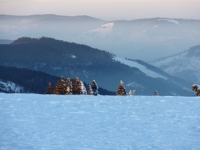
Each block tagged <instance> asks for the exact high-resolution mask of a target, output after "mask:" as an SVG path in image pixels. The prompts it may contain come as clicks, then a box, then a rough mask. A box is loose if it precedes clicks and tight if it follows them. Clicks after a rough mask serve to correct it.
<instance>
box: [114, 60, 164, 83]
mask: <svg viewBox="0 0 200 150" xmlns="http://www.w3.org/2000/svg"><path fill="white" fill-rule="evenodd" d="M113 60H115V61H119V62H121V63H122V64H125V65H128V66H130V67H135V68H138V69H139V70H140V71H142V72H143V73H145V74H146V75H147V76H150V77H152V78H162V79H165V80H167V79H168V78H167V77H165V76H163V75H160V74H158V73H156V72H154V71H152V70H149V69H148V68H147V67H146V66H143V65H141V64H139V63H137V62H134V61H130V60H127V59H123V58H119V57H113Z"/></svg>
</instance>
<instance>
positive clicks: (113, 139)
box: [0, 93, 200, 150]
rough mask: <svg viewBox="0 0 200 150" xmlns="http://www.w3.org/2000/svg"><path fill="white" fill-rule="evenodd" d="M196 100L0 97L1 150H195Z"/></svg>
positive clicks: (199, 128)
mask: <svg viewBox="0 0 200 150" xmlns="http://www.w3.org/2000/svg"><path fill="white" fill-rule="evenodd" d="M199 108H200V99H199V97H179V96H169V97H163V96H89V95H86V96H83V95H82V96H80V95H71V96H69V95H39V94H2V93H0V114H1V116H0V125H1V127H0V133H1V134H0V149H1V150H22V149H23V150H47V149H48V150H86V149H87V150H199V149H200V144H199V143H200V124H199V123H200V111H199Z"/></svg>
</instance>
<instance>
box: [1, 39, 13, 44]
mask: <svg viewBox="0 0 200 150" xmlns="http://www.w3.org/2000/svg"><path fill="white" fill-rule="evenodd" d="M12 42H13V41H12V40H3V39H2V40H1V39H0V44H10V43H12Z"/></svg>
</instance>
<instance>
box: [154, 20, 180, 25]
mask: <svg viewBox="0 0 200 150" xmlns="http://www.w3.org/2000/svg"><path fill="white" fill-rule="evenodd" d="M158 21H168V22H172V23H174V24H179V22H178V21H177V20H172V19H158Z"/></svg>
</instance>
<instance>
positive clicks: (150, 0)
mask: <svg viewBox="0 0 200 150" xmlns="http://www.w3.org/2000/svg"><path fill="white" fill-rule="evenodd" d="M0 14H9V15H33V14H56V15H65V16H77V15H88V16H92V17H96V18H100V19H105V20H117V19H126V20H132V19H138V18H154V17H167V18H185V19H200V0H0Z"/></svg>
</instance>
